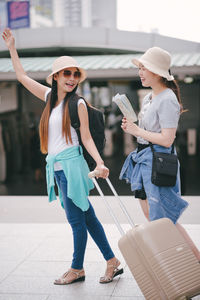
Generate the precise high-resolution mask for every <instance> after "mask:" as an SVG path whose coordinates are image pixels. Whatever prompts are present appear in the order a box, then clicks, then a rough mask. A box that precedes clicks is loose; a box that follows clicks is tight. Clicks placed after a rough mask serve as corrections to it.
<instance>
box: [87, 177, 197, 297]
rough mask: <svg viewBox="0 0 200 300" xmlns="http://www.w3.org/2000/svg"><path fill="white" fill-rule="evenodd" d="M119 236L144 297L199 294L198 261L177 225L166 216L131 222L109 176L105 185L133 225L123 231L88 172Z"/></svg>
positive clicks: (125, 256) (125, 257)
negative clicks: (153, 219)
mask: <svg viewBox="0 0 200 300" xmlns="http://www.w3.org/2000/svg"><path fill="white" fill-rule="evenodd" d="M89 176H90V177H91V178H93V182H94V184H95V186H96V188H97V190H98V191H99V193H100V195H101V196H102V198H103V199H104V201H105V203H106V205H107V207H108V210H109V212H110V213H111V215H112V217H113V219H114V221H115V223H116V225H117V227H118V229H119V231H120V233H121V235H122V237H121V238H120V240H119V243H118V245H119V249H120V251H121V253H122V255H123V257H124V259H125V261H126V263H127V265H128V267H129V269H130V271H131V273H132V274H133V276H134V278H135V280H136V281H137V284H138V286H139V287H140V289H141V291H142V293H143V295H144V297H145V299H147V300H185V299H190V298H192V297H194V296H196V295H199V294H200V264H199V262H198V261H197V259H196V257H195V256H194V254H193V252H192V251H191V249H190V248H189V247H188V245H187V244H186V243H185V240H184V239H183V237H182V236H181V235H180V233H179V231H178V230H177V229H176V226H175V225H174V224H173V223H172V222H171V221H170V220H169V219H167V218H163V219H159V220H156V221H152V222H149V223H146V224H141V225H136V226H135V225H134V223H133V222H132V220H131V218H130V216H129V214H128V212H127V210H126V208H125V207H124V205H123V203H122V202H121V200H120V198H119V196H118V195H117V193H116V191H115V189H114V187H113V186H112V184H111V182H110V180H109V179H106V180H107V183H108V185H109V186H110V188H111V190H112V191H113V193H114V195H115V196H116V198H117V199H118V200H119V204H120V206H121V208H122V210H123V212H124V213H125V214H126V216H127V218H128V220H129V223H130V224H131V225H132V227H133V228H132V229H130V230H129V231H128V232H127V233H124V232H123V229H122V227H121V226H120V224H119V222H118V220H117V218H116V216H115V215H114V214H113V212H112V210H111V207H110V205H109V203H108V201H107V200H106V198H105V197H104V195H103V193H102V190H101V189H100V187H99V185H98V183H97V181H96V179H95V178H94V176H95V173H94V172H91V173H89Z"/></svg>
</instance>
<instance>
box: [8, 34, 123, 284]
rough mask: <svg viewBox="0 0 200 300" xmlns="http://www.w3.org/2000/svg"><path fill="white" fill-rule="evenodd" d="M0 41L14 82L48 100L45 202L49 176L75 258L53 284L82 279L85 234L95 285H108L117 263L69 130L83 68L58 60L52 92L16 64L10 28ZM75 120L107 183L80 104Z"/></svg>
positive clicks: (43, 131) (43, 139)
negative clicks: (99, 273)
mask: <svg viewBox="0 0 200 300" xmlns="http://www.w3.org/2000/svg"><path fill="white" fill-rule="evenodd" d="M2 36H3V39H4V41H5V43H6V45H7V47H8V49H9V51H10V55H11V59H12V63H13V67H14V70H15V72H16V75H17V79H18V80H19V81H20V82H21V83H22V84H23V85H24V87H26V88H27V89H28V90H29V91H30V92H31V93H32V94H34V95H35V96H36V97H38V98H39V99H41V100H43V101H46V99H47V95H48V94H49V92H51V97H50V99H49V100H48V101H47V104H46V107H45V109H44V111H43V114H42V116H41V120H40V143H41V151H42V152H43V153H47V152H48V155H47V158H46V161H47V167H46V171H47V176H46V177H47V190H48V195H49V201H52V200H55V199H56V195H55V191H54V176H55V178H56V182H57V185H58V191H59V198H60V200H61V204H62V206H63V208H64V209H65V212H66V216H67V219H68V222H69V223H70V225H71V227H72V232H73V239H74V253H73V260H72V265H71V268H70V269H69V270H68V271H67V272H66V273H65V274H63V275H62V276H61V277H60V278H59V279H57V280H55V282H54V284H58V285H64V284H70V283H74V282H78V281H84V280H85V272H84V269H83V261H84V254H85V248H86V243H87V231H89V233H90V235H91V236H92V238H93V239H94V241H95V243H96V244H97V246H98V247H99V249H100V251H101V253H102V254H103V256H104V258H105V260H106V261H107V268H106V272H105V275H104V276H103V277H101V278H100V283H109V282H111V281H112V280H113V278H114V277H115V276H117V275H119V274H121V273H123V269H118V267H119V265H120V262H119V261H118V259H117V258H116V257H115V256H114V253H113V251H112V249H111V247H110V245H109V243H108V241H107V238H106V235H105V232H104V229H103V227H102V225H101V223H100V222H99V220H98V219H97V217H96V215H95V212H94V209H93V207H92V205H91V203H90V202H89V200H88V195H89V191H90V190H91V189H92V188H93V183H92V181H91V179H89V178H88V173H89V168H88V165H87V163H86V161H85V159H84V157H83V155H82V149H81V147H80V145H79V142H78V137H77V134H76V131H75V130H74V129H73V128H72V127H71V125H70V116H69V112H68V102H67V100H68V99H69V97H70V96H72V95H73V94H74V93H75V92H76V90H77V87H78V84H79V83H81V82H83V81H84V79H85V78H86V73H85V71H84V69H82V68H80V67H79V66H78V64H77V62H76V61H75V60H74V59H73V58H72V57H69V56H61V57H59V58H57V59H56V60H55V61H54V63H53V67H52V72H51V74H50V75H49V76H48V77H47V82H48V83H49V84H50V85H51V89H50V88H48V87H47V86H45V85H42V84H40V83H38V82H36V81H35V80H33V79H31V78H30V77H28V76H27V75H26V73H25V71H24V69H23V67H22V65H21V63H20V60H19V57H18V54H17V51H16V48H15V41H14V37H13V35H12V32H11V31H10V29H5V30H4V32H3V35H2ZM78 115H79V119H80V132H81V139H82V142H83V144H84V146H85V148H86V149H87V151H88V152H89V153H90V154H91V156H92V157H93V158H94V160H95V162H96V170H98V172H99V177H102V178H106V177H107V176H108V174H109V170H108V169H107V168H106V167H105V166H104V162H103V160H102V158H101V156H100V155H99V153H98V151H97V149H96V146H95V144H94V142H93V139H92V137H91V134H90V131H89V124H88V112H87V107H86V104H85V102H84V100H83V99H80V100H79V102H78Z"/></svg>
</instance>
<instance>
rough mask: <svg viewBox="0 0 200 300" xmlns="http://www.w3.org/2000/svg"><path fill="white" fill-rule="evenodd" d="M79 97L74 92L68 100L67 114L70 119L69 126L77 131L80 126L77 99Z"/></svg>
mask: <svg viewBox="0 0 200 300" xmlns="http://www.w3.org/2000/svg"><path fill="white" fill-rule="evenodd" d="M79 99H80V97H79V96H78V95H77V94H75V95H74V97H72V99H69V101H68V108H69V115H70V119H71V126H72V127H73V128H74V129H75V130H76V131H77V130H78V129H79V128H80V121H79V117H78V105H77V103H78V100H79Z"/></svg>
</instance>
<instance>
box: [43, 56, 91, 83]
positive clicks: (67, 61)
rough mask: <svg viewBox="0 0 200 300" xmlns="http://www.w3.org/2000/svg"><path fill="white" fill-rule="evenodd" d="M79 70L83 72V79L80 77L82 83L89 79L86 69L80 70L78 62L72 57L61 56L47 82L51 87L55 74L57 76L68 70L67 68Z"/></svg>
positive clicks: (55, 62) (53, 66)
mask: <svg viewBox="0 0 200 300" xmlns="http://www.w3.org/2000/svg"><path fill="white" fill-rule="evenodd" d="M72 67H74V68H78V69H79V71H80V72H81V77H80V81H79V83H80V82H82V81H84V80H85V78H86V77H87V75H86V72H85V70H84V69H82V68H80V67H79V65H78V63H77V61H76V60H75V59H74V58H72V57H71V56H60V57H58V58H57V59H56V60H55V61H54V62H53V65H52V72H51V74H49V76H47V78H46V82H47V83H48V84H50V85H52V78H53V74H56V73H57V72H59V71H61V70H63V69H66V68H72Z"/></svg>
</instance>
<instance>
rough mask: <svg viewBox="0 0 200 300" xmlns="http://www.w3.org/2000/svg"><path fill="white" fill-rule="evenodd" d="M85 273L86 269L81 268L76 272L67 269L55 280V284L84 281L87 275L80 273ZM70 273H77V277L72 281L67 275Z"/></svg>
mask: <svg viewBox="0 0 200 300" xmlns="http://www.w3.org/2000/svg"><path fill="white" fill-rule="evenodd" d="M82 272H83V273H84V270H83V269H82V270H80V271H79V272H75V271H73V270H71V269H70V270H69V271H67V272H66V273H64V274H63V275H62V276H61V277H60V278H59V279H56V280H55V281H54V284H57V285H66V284H71V283H75V282H78V281H84V280H85V275H82V276H81V275H80V274H81V273H82ZM70 273H73V274H75V275H76V278H74V279H72V280H71V281H68V280H67V275H68V274H70Z"/></svg>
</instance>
